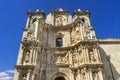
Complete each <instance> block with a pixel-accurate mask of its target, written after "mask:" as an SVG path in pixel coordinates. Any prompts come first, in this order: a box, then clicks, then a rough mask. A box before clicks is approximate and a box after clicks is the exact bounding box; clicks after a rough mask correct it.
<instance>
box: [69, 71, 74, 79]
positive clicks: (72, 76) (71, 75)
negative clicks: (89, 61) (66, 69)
mask: <svg viewBox="0 0 120 80" xmlns="http://www.w3.org/2000/svg"><path fill="white" fill-rule="evenodd" d="M70 77H71V78H70V79H71V80H74V71H72V70H71V73H70Z"/></svg>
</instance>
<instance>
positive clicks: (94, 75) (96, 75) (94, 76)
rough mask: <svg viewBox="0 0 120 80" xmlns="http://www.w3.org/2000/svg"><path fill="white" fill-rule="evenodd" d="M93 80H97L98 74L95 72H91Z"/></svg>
mask: <svg viewBox="0 0 120 80" xmlns="http://www.w3.org/2000/svg"><path fill="white" fill-rule="evenodd" d="M93 80H99V76H98V73H97V72H93Z"/></svg>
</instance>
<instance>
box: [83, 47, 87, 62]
mask: <svg viewBox="0 0 120 80" xmlns="http://www.w3.org/2000/svg"><path fill="white" fill-rule="evenodd" d="M83 56H84V63H85V64H86V63H87V56H86V47H84V53H83Z"/></svg>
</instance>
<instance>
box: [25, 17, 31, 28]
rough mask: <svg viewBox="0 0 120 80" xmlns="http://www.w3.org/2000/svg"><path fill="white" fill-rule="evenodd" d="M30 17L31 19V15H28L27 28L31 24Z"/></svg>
mask: <svg viewBox="0 0 120 80" xmlns="http://www.w3.org/2000/svg"><path fill="white" fill-rule="evenodd" d="M30 19H31V16H30V15H28V19H27V23H26V28H28V27H29V26H30Z"/></svg>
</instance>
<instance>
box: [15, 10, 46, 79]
mask: <svg viewBox="0 0 120 80" xmlns="http://www.w3.org/2000/svg"><path fill="white" fill-rule="evenodd" d="M27 15H28V19H27V24H26V28H25V29H24V32H23V37H22V41H21V44H20V50H19V56H18V60H17V64H16V66H15V67H16V70H15V76H14V80H37V79H38V77H39V76H38V74H39V71H37V70H38V69H39V67H38V65H40V61H38V60H39V58H40V57H39V55H40V54H39V52H40V49H38V46H39V45H42V43H43V42H42V41H43V40H42V36H43V34H42V33H43V30H44V29H43V28H44V17H45V14H44V13H43V12H40V11H39V10H36V11H35V12H28V13H27ZM38 36H40V37H38ZM38 42H39V43H38Z"/></svg>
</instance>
